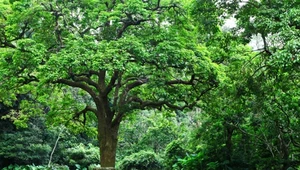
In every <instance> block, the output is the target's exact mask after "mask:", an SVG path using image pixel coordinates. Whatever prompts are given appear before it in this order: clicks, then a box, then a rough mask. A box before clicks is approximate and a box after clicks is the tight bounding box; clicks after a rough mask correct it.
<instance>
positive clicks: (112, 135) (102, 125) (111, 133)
mask: <svg viewBox="0 0 300 170" xmlns="http://www.w3.org/2000/svg"><path fill="white" fill-rule="evenodd" d="M119 125H120V123H118V124H115V125H114V126H112V123H111V122H106V121H103V120H102V121H101V120H98V141H99V145H100V165H101V168H100V169H114V168H115V162H116V150H117V143H118V131H119Z"/></svg>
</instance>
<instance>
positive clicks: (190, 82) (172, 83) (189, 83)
mask: <svg viewBox="0 0 300 170" xmlns="http://www.w3.org/2000/svg"><path fill="white" fill-rule="evenodd" d="M194 80H195V75H192V76H191V79H190V80H189V81H184V80H180V79H177V80H171V81H167V82H166V85H174V84H185V85H195V83H194Z"/></svg>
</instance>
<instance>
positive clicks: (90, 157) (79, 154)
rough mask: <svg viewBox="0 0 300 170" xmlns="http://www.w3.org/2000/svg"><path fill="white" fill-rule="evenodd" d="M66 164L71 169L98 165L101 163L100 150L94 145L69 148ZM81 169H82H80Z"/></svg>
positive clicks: (79, 145) (66, 152)
mask: <svg viewBox="0 0 300 170" xmlns="http://www.w3.org/2000/svg"><path fill="white" fill-rule="evenodd" d="M63 159H64V160H65V161H66V164H67V165H69V166H71V167H74V166H75V167H77V168H78V165H79V166H80V167H88V166H89V165H90V164H96V163H98V162H99V159H100V154H99V148H98V147H95V146H93V145H92V144H88V145H84V144H82V143H80V144H77V146H73V147H72V148H68V149H67V150H66V151H65V153H64V158H63ZM79 169H80V168H79Z"/></svg>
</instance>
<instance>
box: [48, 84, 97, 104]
mask: <svg viewBox="0 0 300 170" xmlns="http://www.w3.org/2000/svg"><path fill="white" fill-rule="evenodd" d="M54 83H60V84H65V85H68V86H71V87H78V88H80V89H82V90H84V91H86V92H87V93H89V94H90V95H91V97H92V98H93V100H94V101H95V103H97V101H98V100H99V98H98V97H97V95H96V93H95V92H94V91H93V89H92V88H90V87H89V86H88V85H86V84H85V83H83V82H75V81H71V80H67V79H58V80H56V81H55V82H54Z"/></svg>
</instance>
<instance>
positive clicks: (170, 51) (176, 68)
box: [0, 0, 218, 167]
mask: <svg viewBox="0 0 300 170" xmlns="http://www.w3.org/2000/svg"><path fill="white" fill-rule="evenodd" d="M0 2H1V6H0V21H1V23H0V54H1V55H0V56H1V58H0V77H1V80H2V81H1V82H0V94H1V96H2V97H1V98H2V100H6V101H9V100H10V99H13V95H11V94H20V93H26V94H28V95H30V97H31V98H32V99H33V100H32V101H34V102H32V101H29V102H27V103H25V104H23V108H24V109H26V111H27V114H28V113H29V112H30V111H32V112H33V110H32V109H30V108H28V106H30V103H39V106H41V105H45V106H48V108H47V112H48V113H47V114H48V115H49V116H50V117H51V118H52V119H54V120H55V121H57V120H62V121H63V120H68V119H69V118H72V117H77V118H78V119H79V120H82V121H83V122H85V121H86V119H89V117H91V116H92V115H95V117H96V119H97V122H98V140H99V145H100V154H101V158H100V163H101V166H102V167H114V166H115V156H116V146H117V140H118V131H119V126H120V123H121V121H122V119H123V118H124V117H125V116H126V115H128V114H129V113H133V112H136V111H138V110H144V109H171V110H184V109H189V108H191V107H193V106H194V105H196V104H197V101H199V100H200V99H201V97H202V96H203V95H204V94H205V93H206V92H208V91H209V90H211V89H213V88H214V87H216V86H217V84H218V80H217V71H216V70H217V66H216V65H215V64H213V63H212V62H211V61H210V59H209V58H208V56H207V55H208V54H209V53H208V52H206V48H204V47H203V46H200V45H198V44H197V39H196V37H197V36H195V35H196V34H197V33H196V29H194V26H193V25H192V24H191V22H190V17H189V15H188V14H187V13H186V12H185V10H184V6H182V5H181V4H180V3H179V2H176V1H168V0H150V1H141V0H124V1H123V0H112V1H104V0H84V1H79V0H78V1H77V0H75V1H74V0H72V1H61V0H55V1H51V2H49V1H38V2H36V1H33V0H32V1H31V0H21V1H15V2H13V1H6V0H1V1H0ZM74 92H76V94H84V96H85V98H87V99H86V100H81V99H80V100H79V99H78V98H76V95H74ZM77 92H78V93H77ZM74 96H75V97H74ZM86 96H88V97H86ZM90 101H92V102H90ZM7 103H9V102H7ZM26 106H27V107H26ZM48 109H50V111H49V110H48ZM23 114H25V112H24V113H23ZM20 115H21V113H18V114H15V116H17V117H20ZM55 118H57V119H55Z"/></svg>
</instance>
